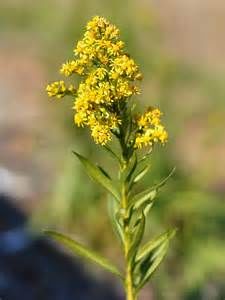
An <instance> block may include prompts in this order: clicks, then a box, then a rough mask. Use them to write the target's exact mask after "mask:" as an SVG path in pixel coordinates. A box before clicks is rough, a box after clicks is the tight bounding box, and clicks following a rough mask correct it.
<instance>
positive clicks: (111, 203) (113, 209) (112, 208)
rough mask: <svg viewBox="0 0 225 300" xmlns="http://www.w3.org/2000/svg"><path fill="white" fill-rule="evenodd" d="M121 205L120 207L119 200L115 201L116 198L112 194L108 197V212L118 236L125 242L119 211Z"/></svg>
mask: <svg viewBox="0 0 225 300" xmlns="http://www.w3.org/2000/svg"><path fill="white" fill-rule="evenodd" d="M119 209H120V208H119V207H118V202H116V201H115V199H114V198H113V197H112V196H111V197H110V195H109V197H108V213H109V217H110V220H111V223H112V227H113V230H114V232H115V233H116V235H117V236H118V238H119V240H120V242H121V243H122V244H123V243H124V234H123V230H122V227H121V224H120V222H119V220H118V217H117V216H118V213H119Z"/></svg>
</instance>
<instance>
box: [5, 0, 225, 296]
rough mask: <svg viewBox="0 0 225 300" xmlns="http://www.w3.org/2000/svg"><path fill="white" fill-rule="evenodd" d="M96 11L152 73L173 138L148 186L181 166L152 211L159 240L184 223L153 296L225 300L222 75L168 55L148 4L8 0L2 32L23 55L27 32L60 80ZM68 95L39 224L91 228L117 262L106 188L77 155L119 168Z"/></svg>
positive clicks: (153, 94)
mask: <svg viewBox="0 0 225 300" xmlns="http://www.w3.org/2000/svg"><path fill="white" fill-rule="evenodd" d="M96 14H98V15H102V16H104V17H106V18H108V19H109V20H111V21H112V22H113V23H115V24H116V25H117V26H118V27H119V28H120V30H121V35H122V37H123V40H125V42H126V45H127V48H128V49H129V52H130V53H131V54H132V56H133V57H134V58H135V61H137V62H139V64H140V67H141V70H142V71H143V73H144V80H143V84H142V89H143V94H142V95H141V97H140V101H141V102H142V104H145V105H146V106H147V105H149V104H152V105H159V106H160V109H161V110H162V111H163V112H164V113H165V120H166V124H167V125H166V127H167V128H168V130H169V134H170V141H169V144H168V145H167V146H166V147H164V148H159V151H155V152H154V153H153V156H152V162H151V164H152V168H151V172H150V174H149V176H147V177H146V179H145V183H144V184H148V185H149V184H153V183H155V182H157V180H159V179H160V178H161V177H164V176H165V175H167V174H168V172H169V171H170V170H171V169H172V167H173V166H174V165H176V167H177V171H176V174H175V175H174V176H173V178H172V179H171V180H170V181H169V183H168V185H167V186H166V187H165V189H164V190H163V192H161V195H160V197H159V199H158V200H157V201H156V204H155V209H154V210H153V212H152V213H151V216H150V217H151V222H150V223H151V227H150V226H149V232H150V233H151V234H152V236H154V235H156V234H158V233H159V232H161V231H162V229H165V228H168V227H170V226H171V227H173V226H174V225H175V226H177V227H178V228H179V232H178V234H177V237H176V239H175V241H174V242H173V243H172V246H171V251H170V256H169V258H168V259H167V260H166V262H165V263H164V264H163V266H162V267H161V270H159V271H158V272H157V274H156V275H155V276H154V279H153V283H152V288H153V291H154V295H155V299H158V300H160V299H162V300H170V299H171V300H176V299H177V300H180V299H184V300H194V299H196V300H199V299H204V300H207V299H208V300H219V299H220V300H222V299H224V298H225V288H224V285H223V280H224V276H225V265H224V253H225V244H224V241H223V233H224V225H225V218H224V195H225V171H224V169H225V168H224V169H223V167H222V165H223V166H224V157H222V155H224V149H225V140H224V118H225V101H224V99H225V86H224V83H223V77H222V75H221V74H216V73H212V72H210V70H206V69H205V68H203V70H204V71H202V70H200V68H198V67H196V66H190V65H188V64H186V63H185V61H181V60H178V59H176V58H175V57H172V56H171V55H169V54H167V52H166V50H165V48H164V47H163V46H162V45H163V36H162V33H160V32H159V30H158V26H157V17H156V14H155V13H154V10H153V9H152V8H151V6H150V5H149V3H148V2H147V1H141V2H138V1H123V2H121V1H118V0H114V1H110V2H108V1H103V0H102V1H101V0H93V1H87V0H82V1H81V0H77V1H69V0H67V1H65V0H64V1H63V0H61V1H51V0H45V1H36V2H28V1H22V0H21V1H17V3H16V4H15V3H14V1H9V2H8V1H5V2H1V4H0V33H1V35H2V41H3V42H4V41H8V40H9V39H10V37H11V38H12V39H14V38H15V39H14V47H15V51H16V47H19V46H20V47H23V46H24V44H25V43H24V44H23V39H22V38H26V39H27V40H28V45H29V43H30V45H32V47H36V50H37V52H38V55H39V58H40V60H41V61H42V62H43V66H44V67H45V68H46V72H47V73H48V78H49V79H51V78H52V80H56V79H58V78H53V74H55V73H56V70H58V68H59V65H60V62H61V61H62V62H63V61H64V60H65V57H69V56H70V55H71V56H72V49H73V46H74V43H75V42H76V41H77V40H78V39H79V37H80V36H81V35H82V32H83V31H82V30H83V29H82V26H84V25H85V24H86V21H87V20H88V19H90V17H92V16H93V15H96ZM21 43H22V44H21ZM51 76H52V77H51ZM46 101H48V100H47V96H46ZM64 101H65V102H64V106H65V109H63V110H62V109H61V105H60V108H59V110H58V113H57V114H58V116H57V118H58V117H59V116H61V118H60V120H59V119H55V120H54V122H57V123H58V122H60V123H61V126H62V128H63V129H64V135H65V137H64V144H62V145H59V148H58V149H54V151H58V159H59V160H60V161H61V162H63V163H60V168H59V169H58V171H59V174H58V175H57V176H56V182H55V183H54V184H53V186H52V197H51V200H48V201H47V200H46V201H47V203H46V204H45V205H43V210H45V211H46V210H47V211H48V213H47V214H45V215H46V217H45V218H44V220H43V214H42V212H43V211H41V212H39V218H40V223H42V222H44V223H45V224H47V223H48V224H52V225H53V224H55V226H57V228H59V227H61V229H62V228H63V229H64V231H69V232H70V233H75V234H79V233H80V232H81V230H83V233H82V237H84V236H85V239H87V240H88V241H89V243H90V244H92V246H93V247H95V248H99V249H100V250H101V251H102V252H105V253H106V255H109V256H111V257H113V258H114V259H115V260H118V258H117V257H118V249H117V248H116V246H114V245H115V242H114V241H113V242H112V239H113V234H112V232H111V231H110V230H111V229H110V225H109V221H108V218H107V215H106V206H107V205H106V203H107V202H106V201H105V198H104V191H102V190H99V188H98V186H97V185H95V184H94V183H93V182H91V181H90V180H89V179H88V178H87V177H86V175H85V174H84V172H83V170H82V169H81V167H80V165H79V164H78V163H77V162H76V160H75V159H74V157H73V155H72V152H71V151H72V149H74V150H79V151H80V152H82V153H85V155H86V156H89V157H91V158H92V160H96V161H98V162H101V164H102V165H103V166H104V164H105V165H106V164H107V166H108V165H111V170H112V172H114V171H115V170H114V166H113V164H112V161H111V160H109V159H107V158H106V156H104V150H102V149H101V148H100V147H98V146H96V145H94V144H93V143H91V141H90V138H89V136H88V135H87V134H86V133H85V132H84V131H82V132H81V131H80V130H79V129H76V128H75V126H73V122H72V113H70V111H69V110H67V109H66V108H67V107H68V106H69V107H70V106H71V103H67V102H66V100H64ZM53 106H54V104H53ZM58 107H59V106H58ZM52 126H53V124H52ZM68 149H69V151H68ZM70 150H71V151H70ZM49 159H51V153H49ZM41 215H42V217H41ZM42 224H43V223H42ZM49 226H50V225H49ZM109 245H110V246H109Z"/></svg>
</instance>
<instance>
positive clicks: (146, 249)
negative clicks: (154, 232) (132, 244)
mask: <svg viewBox="0 0 225 300" xmlns="http://www.w3.org/2000/svg"><path fill="white" fill-rule="evenodd" d="M175 233H176V229H172V230H171V229H169V230H167V231H166V232H164V233H163V234H160V235H159V236H158V237H156V238H154V239H152V240H150V241H149V242H147V243H146V244H145V245H143V246H142V248H141V249H140V250H139V251H138V254H137V256H136V262H138V261H140V260H141V259H142V258H143V257H144V256H146V255H148V254H149V253H150V252H151V251H152V250H154V249H156V248H157V247H159V246H160V245H161V244H163V243H164V242H165V241H166V240H170V239H171V238H172V237H173V236H174V235H175Z"/></svg>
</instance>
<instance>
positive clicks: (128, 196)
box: [46, 16, 176, 300]
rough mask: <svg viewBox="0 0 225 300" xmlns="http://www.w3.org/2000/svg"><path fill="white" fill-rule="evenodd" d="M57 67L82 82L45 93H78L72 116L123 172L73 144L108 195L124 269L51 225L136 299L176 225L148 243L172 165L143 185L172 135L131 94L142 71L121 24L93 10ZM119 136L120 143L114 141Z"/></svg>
mask: <svg viewBox="0 0 225 300" xmlns="http://www.w3.org/2000/svg"><path fill="white" fill-rule="evenodd" d="M60 73H61V74H63V75H65V76H66V77H72V76H73V75H78V76H80V78H81V80H80V82H79V84H78V86H75V85H74V84H69V85H66V83H65V82H64V81H57V82H53V83H51V84H49V85H48V86H47V88H46V90H47V93H48V95H49V96H50V97H56V98H58V99H61V98H62V97H64V96H70V97H71V98H72V99H73V101H74V106H73V108H74V111H75V114H74V122H75V124H76V125H77V126H79V127H88V128H89V129H90V132H91V136H92V138H93V140H94V142H95V143H96V144H99V145H101V146H102V147H104V149H105V150H106V152H107V153H108V154H110V155H111V156H112V157H113V159H114V160H115V162H116V164H117V166H118V177H117V178H112V177H111V176H110V175H109V173H108V172H107V171H106V170H105V169H103V168H102V167H100V166H98V165H96V164H95V163H93V162H91V161H90V160H88V159H87V158H86V157H84V156H83V155H81V154H79V153H77V152H75V151H74V154H75V155H76V157H77V158H78V159H79V161H80V162H81V164H82V165H83V166H84V168H85V170H86V172H87V173H88V175H89V176H90V177H91V178H92V179H94V180H95V181H96V182H97V183H99V184H100V185H102V186H103V187H104V188H105V189H106V190H107V192H108V193H109V195H110V197H109V205H108V206H109V210H108V211H109V216H110V218H111V221H112V226H113V229H114V231H115V233H116V235H117V236H118V239H119V241H120V244H121V247H122V249H123V255H124V270H119V268H118V267H116V266H115V265H114V264H113V263H111V262H110V261H109V260H108V259H106V258H104V257H102V256H101V255H99V254H97V253H96V252H94V251H92V250H90V249H89V248H87V247H86V246H84V245H82V244H80V243H78V242H77V241H74V240H72V239H70V238H69V237H67V236H65V235H63V234H61V233H58V232H55V231H49V230H48V231H46V233H47V234H48V235H49V236H51V237H52V238H53V239H55V240H57V241H59V242H61V243H62V244H64V245H65V246H67V247H68V248H70V249H71V250H72V251H74V252H75V253H76V254H77V255H80V256H82V257H85V258H87V259H89V260H90V261H92V262H95V263H96V264H98V265H100V266H101V267H103V268H104V269H106V270H108V271H110V272H112V273H114V274H115V275H117V276H118V277H119V278H120V279H121V281H122V283H123V285H124V289H125V293H126V299H127V300H135V299H137V296H138V293H139V291H140V290H141V289H142V287H143V286H144V285H145V284H146V283H147V282H148V280H149V279H150V277H151V276H152V274H153V273H154V271H155V270H156V268H157V267H158V266H159V264H160V263H161V261H162V260H163V258H164V256H165V254H166V252H167V249H168V245H169V242H170V240H171V238H172V237H173V236H174V234H175V231H176V230H175V229H171V230H168V231H166V232H165V233H163V234H161V235H160V236H158V237H155V238H153V239H152V240H150V241H147V242H145V243H143V236H144V232H145V225H146V219H147V217H148V214H149V212H150V210H151V208H152V206H153V204H154V200H155V198H156V196H157V193H158V191H159V189H160V188H161V187H162V186H163V185H164V184H165V183H166V181H167V180H168V179H169V178H170V176H171V175H172V173H173V171H174V170H172V172H171V173H170V174H169V175H168V177H167V178H165V179H163V180H162V181H161V182H159V183H158V184H156V185H153V186H152V187H148V188H147V189H145V190H143V191H139V190H138V184H139V182H140V181H141V180H142V178H143V177H144V176H145V174H146V173H147V172H148V171H149V168H150V165H149V160H150V158H151V152H152V150H153V148H154V146H155V145H156V144H157V143H158V144H162V145H165V143H166V142H167V139H168V133H167V131H166V129H165V127H164V126H163V125H162V123H161V116H162V113H161V111H160V110H159V109H158V108H153V107H148V108H147V110H146V111H145V112H143V113H139V112H137V111H136V110H137V109H136V106H135V101H134V99H133V98H134V97H133V96H136V95H138V94H140V88H139V87H138V84H137V83H138V81H140V80H141V79H142V74H141V72H140V70H139V67H138V65H137V64H136V63H135V61H134V60H133V59H132V58H131V57H130V55H129V54H128V53H127V52H126V50H125V45H124V42H123V41H121V40H120V35H119V29H118V28H117V27H116V26H114V25H112V24H110V23H109V22H108V21H107V20H106V19H105V18H103V17H99V16H96V17H94V18H93V19H92V20H91V21H90V22H88V24H87V26H86V31H85V33H84V37H83V39H82V40H80V41H79V42H78V43H77V45H76V47H75V49H74V58H73V59H72V60H69V61H67V62H66V63H64V64H63V65H62V67H61V69H60ZM116 142H117V143H118V145H119V147H117V148H116V149H117V150H115V147H113V143H116ZM118 149H119V150H118ZM137 191H138V192H137Z"/></svg>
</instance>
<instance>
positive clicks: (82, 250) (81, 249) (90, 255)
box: [44, 230, 123, 278]
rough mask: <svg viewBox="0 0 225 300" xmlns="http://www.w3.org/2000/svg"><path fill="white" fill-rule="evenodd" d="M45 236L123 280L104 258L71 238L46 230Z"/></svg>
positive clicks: (118, 272)
mask: <svg viewBox="0 0 225 300" xmlns="http://www.w3.org/2000/svg"><path fill="white" fill-rule="evenodd" d="M44 232H45V234H47V235H48V236H50V237H51V238H53V239H54V240H56V241H58V242H60V243H61V244H62V245H64V246H66V247H67V248H68V249H70V250H71V251H72V252H73V253H74V254H76V255H79V256H81V257H83V258H86V259H88V260H89V261H91V262H94V263H96V264H97V265H99V266H101V267H102V268H104V269H105V270H107V271H109V272H111V273H113V274H115V275H117V276H119V277H121V278H123V276H122V274H121V273H120V271H119V270H118V269H117V267H115V266H114V265H113V264H111V263H110V262H109V261H108V260H107V259H106V258H104V257H102V256H100V255H99V254H97V253H96V252H94V251H92V250H90V249H88V248H86V247H85V246H83V245H82V244H80V243H78V242H76V241H74V240H72V239H71V238H69V237H67V236H65V235H64V234H62V233H59V232H56V231H52V230H46V231H44Z"/></svg>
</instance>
